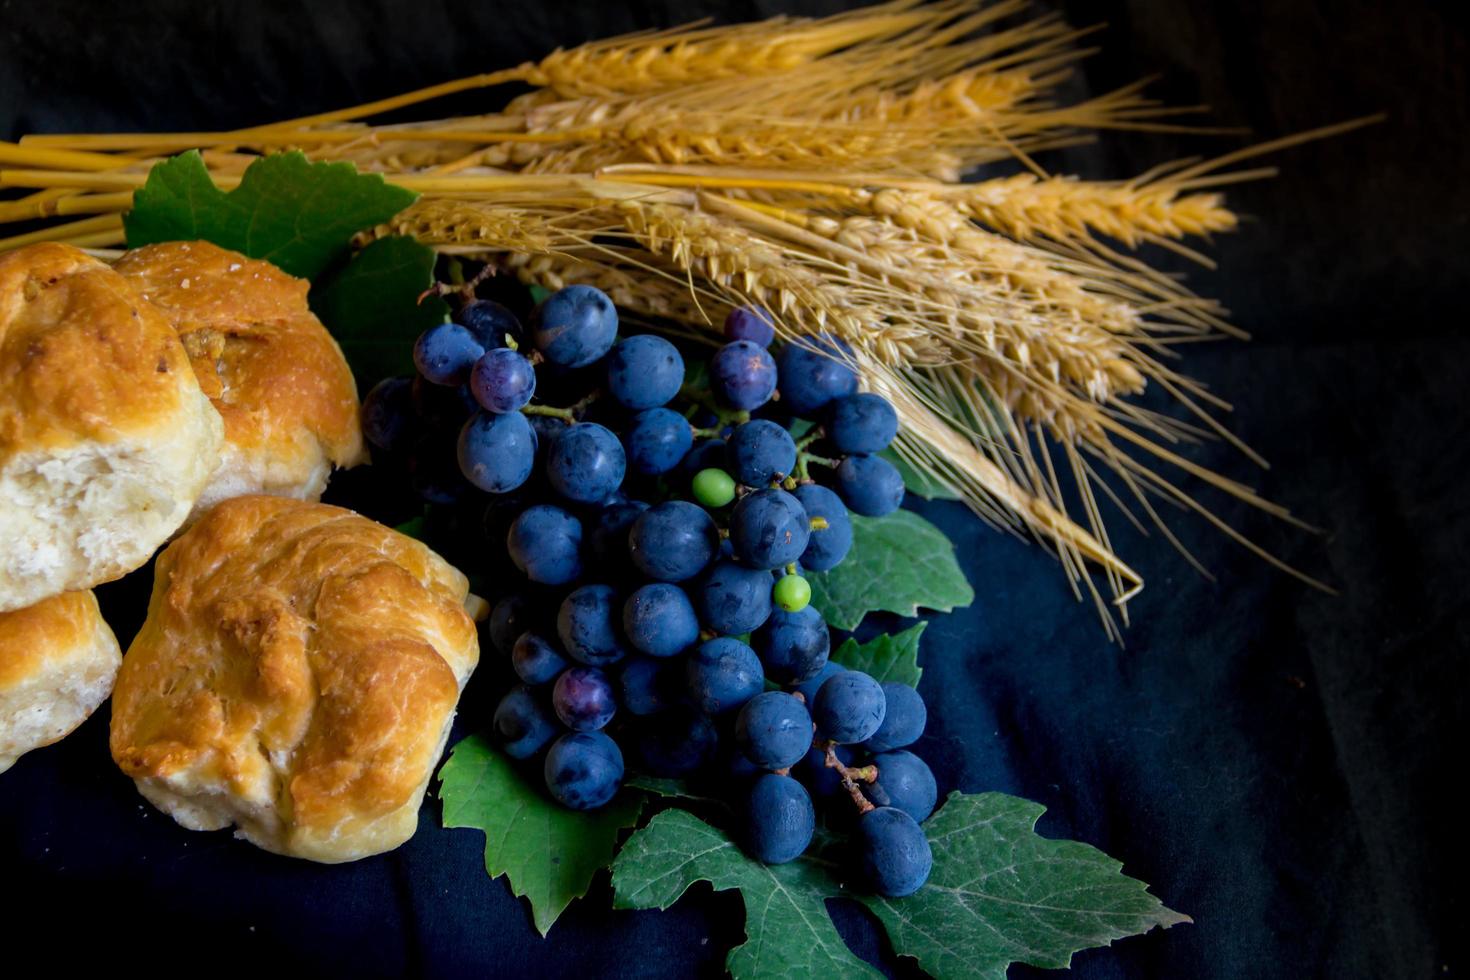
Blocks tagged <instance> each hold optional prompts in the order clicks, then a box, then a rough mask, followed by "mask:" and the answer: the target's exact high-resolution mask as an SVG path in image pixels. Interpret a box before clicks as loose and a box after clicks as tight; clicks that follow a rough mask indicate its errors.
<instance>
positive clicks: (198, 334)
mask: <svg viewBox="0 0 1470 980" xmlns="http://www.w3.org/2000/svg"><path fill="white" fill-rule="evenodd" d="M115 268H116V269H117V271H118V272H119V273H120V274H121V275H122V276H123V277H124V278H125V279H127V280H128V281H129V282H130V283H132V284H133V286H134V287H135V288H136V289H137V290H138V292H139V293H140V294H142V295H143V296H145V297H146V298H147V299H148V300H149V301H150V302H151V303H153V304H154V305H155V306H157V307H158V308H159V309H161V310H162V311H163V313H164V315H165V316H167V317H168V318H169V320H170V321H171V322H172V323H173V325H174V328H175V329H176V330H178V332H179V336H180V338H182V340H183V342H184V348H185V349H186V350H187V351H188V353H189V360H190V361H191V362H192V363H193V365H194V373H195V375H197V376H198V378H199V384H200V385H201V386H202V387H203V389H204V393H205V394H206V395H208V396H209V398H210V400H211V401H212V402H214V407H215V408H216V409H218V410H219V413H220V415H221V416H223V417H224V422H225V446H224V449H223V460H222V462H221V464H220V467H219V469H218V470H217V471H216V472H215V474H214V477H213V479H211V480H210V483H209V486H208V487H207V488H206V489H205V491H204V493H203V494H202V495H201V497H200V499H199V502H198V504H197V505H196V507H195V510H194V514H193V516H192V517H191V520H192V519H197V518H198V516H199V515H200V514H202V513H204V512H205V511H207V510H208V509H209V508H210V507H212V506H214V505H215V504H216V503H218V502H219V501H221V500H225V499H227V498H229V497H237V496H240V495H241V494H246V493H269V494H275V495H277V496H283V497H296V498H298V499H302V500H316V499H317V498H319V497H320V496H321V494H322V490H323V489H324V488H325V487H326V484H327V477H328V476H330V475H331V472H332V467H333V466H334V465H336V466H353V465H355V464H357V463H358V462H360V461H361V460H362V458H363V445H362V430H361V427H360V424H359V421H358V414H357V408H358V403H357V387H356V385H355V384H354V382H353V380H352V372H351V370H349V369H348V367H347V362H346V361H345V360H344V359H343V358H342V351H341V350H340V349H339V348H338V347H337V342H336V341H335V340H333V339H332V337H331V335H330V334H329V333H327V330H326V328H325V327H323V326H322V325H321V323H320V321H318V320H317V318H316V317H315V316H313V315H312V312H311V310H310V309H309V308H308V307H307V305H306V293H307V289H308V288H309V285H310V284H309V283H307V282H306V280H304V279H297V278H295V277H294V276H289V275H287V274H286V273H284V272H282V271H281V270H280V269H278V268H276V267H275V266H273V265H271V264H270V263H269V262H262V261H260V260H257V259H248V258H246V257H245V256H243V255H240V254H239V253H238V252H231V251H227V250H225V249H222V248H219V247H218V246H215V245H211V244H210V243H209V242H168V243H165V244H161V245H149V246H146V247H145V248H140V249H135V250H134V251H131V252H128V253H127V254H126V255H124V256H123V257H122V258H121V259H119V260H118V262H117V265H116V267H115Z"/></svg>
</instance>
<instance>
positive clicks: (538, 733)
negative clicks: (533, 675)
mask: <svg viewBox="0 0 1470 980" xmlns="http://www.w3.org/2000/svg"><path fill="white" fill-rule="evenodd" d="M491 728H493V729H494V731H495V738H496V740H497V741H499V742H500V745H501V748H503V749H504V750H505V754H506V755H508V756H510V757H511V758H512V759H529V758H530V757H531V756H533V755H535V754H536V753H537V752H540V751H541V750H542V749H543V748H545V747H546V743H547V742H550V741H551V740H552V739H554V738H556V736H557V735H559V734H560V733H561V730H562V729H561V726H560V725H558V724H557V723H556V716H555V715H553V714H552V713H551V711H550V709H548V708H547V707H546V705H545V704H543V703H542V702H541V700H540V699H539V698H537V697H536V695H534V694H532V693H531V691H530V689H529V688H527V687H525V686H523V685H517V686H516V687H513V688H511V689H510V693H508V694H507V695H506V696H505V697H503V698H501V699H500V704H498V705H496V707H495V717H494V719H493V720H492V721H491Z"/></svg>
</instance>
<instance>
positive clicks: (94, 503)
mask: <svg viewBox="0 0 1470 980" xmlns="http://www.w3.org/2000/svg"><path fill="white" fill-rule="evenodd" d="M221 435H222V427H221V422H220V417H219V413H218V412H216V411H215V410H214V408H213V406H211V405H210V403H209V399H208V398H206V397H205V396H204V394H203V392H201V391H200V388H199V383H198V381H196V380H195V377H194V372H193V370H192V369H191V368H190V366H189V359H188V358H187V357H186V356H185V354H184V347H183V345H182V344H181V343H180V342H179V338H178V334H177V333H176V332H175V331H174V329H173V328H172V326H170V324H169V323H168V321H167V320H165V319H164V317H163V315H162V314H161V313H160V312H159V311H158V310H157V309H155V308H154V307H153V306H152V305H151V304H149V303H148V302H146V301H144V300H143V299H142V298H141V297H139V295H138V294H137V293H136V292H135V291H134V290H133V288H132V287H131V286H130V285H129V284H128V283H127V281H126V280H124V279H123V277H122V276H120V275H118V274H117V273H116V272H114V271H113V270H112V269H111V268H109V267H108V266H106V265H104V264H103V263H101V262H99V261H97V260H96V259H93V258H91V257H90V256H88V255H87V254H86V253H84V252H82V251H80V250H78V249H75V248H72V247H71V246H69V245H57V244H45V245H34V246H31V247H29V248H22V249H17V250H16V251H14V252H9V253H7V254H4V255H0V612H3V611H6V610H12V609H20V608H22V607H25V606H29V605H32V604H34V603H36V602H39V601H41V600H42V599H45V598H48V597H50V596H54V595H56V594H58V593H60V592H66V591H71V590H77V589H85V588H90V587H91V586H93V585H97V584H99V583H101V582H108V581H111V580H112V579H115V578H120V577H121V576H123V575H125V574H127V573H128V572H130V571H132V570H133V569H135V568H137V567H139V566H140V565H142V564H144V563H145V562H147V561H148V559H149V558H150V557H151V556H152V554H153V552H154V550H156V549H157V548H158V546H159V545H161V544H163V543H164V542H165V541H166V540H168V538H169V537H170V536H171V535H172V534H173V533H174V532H175V531H177V530H178V528H179V527H180V525H182V524H183V522H184V519H185V518H186V517H187V516H188V515H189V512H190V510H192V509H193V507H194V503H195V501H196V500H198V498H199V494H200V492H201V491H202V490H203V489H204V486H205V484H206V483H207V482H208V481H209V478H210V475H211V474H212V473H213V472H214V470H215V466H216V465H217V464H218V462H219V449H220V441H221Z"/></svg>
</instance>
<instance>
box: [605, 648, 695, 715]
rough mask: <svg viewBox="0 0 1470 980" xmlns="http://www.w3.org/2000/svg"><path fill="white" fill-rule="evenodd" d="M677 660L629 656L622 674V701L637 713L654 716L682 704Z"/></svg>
mask: <svg viewBox="0 0 1470 980" xmlns="http://www.w3.org/2000/svg"><path fill="white" fill-rule="evenodd" d="M678 674H679V669H678V662H677V661H670V660H664V659H660V658H655V657H629V658H628V659H627V660H625V661H623V663H622V670H621V671H620V672H619V674H618V702H619V703H620V704H621V705H622V706H623V708H625V709H626V710H627V712H628V713H629V714H633V715H651V714H655V713H657V712H659V711H663V710H665V709H667V708H670V707H673V706H674V705H675V704H676V703H678V699H679V695H680V694H681V691H680V689H679V684H678V680H679V677H678Z"/></svg>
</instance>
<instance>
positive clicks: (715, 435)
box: [691, 428, 721, 439]
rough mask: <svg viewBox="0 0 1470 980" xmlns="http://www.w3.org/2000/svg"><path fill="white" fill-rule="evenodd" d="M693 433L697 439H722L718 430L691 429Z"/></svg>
mask: <svg viewBox="0 0 1470 980" xmlns="http://www.w3.org/2000/svg"><path fill="white" fill-rule="evenodd" d="M691 431H692V432H693V433H694V438H696V439H719V438H721V435H720V430H719V429H718V428H715V429H691Z"/></svg>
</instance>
